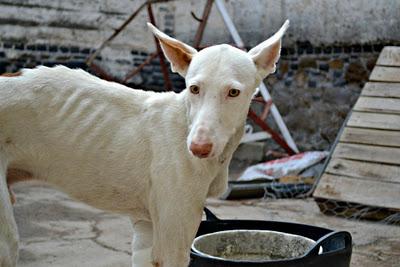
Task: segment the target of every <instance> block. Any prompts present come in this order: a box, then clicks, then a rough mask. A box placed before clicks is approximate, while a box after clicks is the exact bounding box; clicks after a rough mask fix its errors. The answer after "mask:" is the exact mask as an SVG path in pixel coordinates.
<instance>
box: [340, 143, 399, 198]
mask: <svg viewBox="0 0 400 267" xmlns="http://www.w3.org/2000/svg"><path fill="white" fill-rule="evenodd" d="M332 157H333V158H343V159H353V160H362V161H368V162H378V163H388V164H397V165H400V148H397V147H383V146H371V145H361V144H347V143H339V144H338V145H337V146H336V148H335V151H334V152H333V154H332ZM399 180H400V177H399ZM399 199H400V196H399Z"/></svg>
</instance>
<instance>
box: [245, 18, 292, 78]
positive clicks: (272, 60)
mask: <svg viewBox="0 0 400 267" xmlns="http://www.w3.org/2000/svg"><path fill="white" fill-rule="evenodd" d="M288 27H289V20H286V21H285V23H284V24H283V25H282V27H281V28H280V29H279V31H277V32H276V33H275V34H274V35H273V36H272V37H270V38H269V39H268V40H266V41H264V42H262V43H261V44H259V45H257V46H256V47H254V48H253V49H251V50H250V51H249V52H248V53H249V55H250V56H251V58H252V59H253V61H254V63H255V64H256V66H257V69H258V73H259V74H260V76H261V78H262V79H264V78H265V77H266V76H267V75H268V74H270V73H273V72H274V71H275V68H276V62H277V61H278V59H279V56H280V52H281V39H282V36H283V34H284V33H285V31H286V30H287V28H288Z"/></svg>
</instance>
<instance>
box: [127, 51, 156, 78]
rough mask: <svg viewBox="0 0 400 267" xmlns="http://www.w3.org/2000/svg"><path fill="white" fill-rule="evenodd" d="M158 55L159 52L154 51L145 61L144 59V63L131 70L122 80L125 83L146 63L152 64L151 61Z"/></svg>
mask: <svg viewBox="0 0 400 267" xmlns="http://www.w3.org/2000/svg"><path fill="white" fill-rule="evenodd" d="M157 56H158V54H157V53H152V54H151V55H150V56H148V57H147V59H146V60H145V61H143V63H142V64H140V65H139V66H138V67H137V68H135V69H133V70H132V71H131V72H129V73H128V74H127V75H126V76H125V78H124V79H123V80H122V82H123V83H126V82H127V81H128V80H129V79H130V78H132V77H133V76H135V75H136V74H138V73H139V72H140V71H141V70H142V69H143V68H144V67H145V66H146V65H148V64H150V62H151V61H152V60H153V59H154V58H156V57H157Z"/></svg>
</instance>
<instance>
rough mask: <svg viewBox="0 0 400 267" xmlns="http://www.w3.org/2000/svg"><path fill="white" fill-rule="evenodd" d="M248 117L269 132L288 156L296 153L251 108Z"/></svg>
mask: <svg viewBox="0 0 400 267" xmlns="http://www.w3.org/2000/svg"><path fill="white" fill-rule="evenodd" d="M248 117H249V118H250V119H252V120H253V121H254V122H255V123H256V124H257V125H258V126H260V127H261V129H263V130H264V131H266V132H267V133H269V134H270V135H271V137H272V139H274V141H275V142H277V143H278V144H279V145H280V146H281V147H282V148H283V149H285V151H286V152H287V153H288V154H289V155H290V156H291V155H294V154H296V153H295V152H294V151H293V150H292V149H291V148H290V147H289V145H288V144H287V143H286V141H285V140H284V139H283V138H282V137H281V136H280V135H279V134H277V133H276V132H275V131H274V130H272V129H271V128H270V127H269V126H268V125H267V124H266V123H265V122H264V121H263V120H262V119H260V118H259V117H258V116H257V114H256V113H255V112H254V111H253V110H252V109H250V110H249V114H248Z"/></svg>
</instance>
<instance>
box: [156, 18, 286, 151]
mask: <svg viewBox="0 0 400 267" xmlns="http://www.w3.org/2000/svg"><path fill="white" fill-rule="evenodd" d="M148 26H149V27H150V29H151V30H152V31H153V33H154V35H155V36H156V37H157V38H158V40H159V41H160V44H161V47H162V49H163V51H164V54H165V56H166V57H167V59H168V60H169V61H170V62H171V67H172V70H173V71H175V72H178V73H179V74H180V75H181V76H182V77H184V78H185V81H186V90H185V91H184V92H183V93H184V94H187V99H188V110H189V120H190V126H189V129H188V131H189V135H188V137H187V146H188V149H189V151H190V153H192V154H193V155H195V156H197V157H199V158H208V157H216V156H219V155H220V154H221V153H222V152H223V150H224V148H225V146H226V144H227V143H228V141H229V139H230V138H231V137H232V136H233V134H234V133H235V132H236V131H237V130H238V128H239V127H243V124H244V121H245V119H246V116H247V113H248V110H249V106H250V101H251V98H252V96H253V94H254V92H255V90H256V88H257V87H258V85H259V84H260V82H261V81H262V80H263V79H264V78H265V77H266V76H267V75H268V74H270V73H272V72H274V71H275V68H276V62H277V61H278V59H279V56H280V49H281V38H282V36H283V34H284V33H285V31H286V29H287V28H288V26H289V21H286V22H285V23H284V24H283V26H282V27H281V29H280V30H279V31H278V32H276V33H275V34H274V35H273V36H272V37H271V38H269V39H268V40H266V41H264V42H262V43H261V44H259V45H257V46H256V47H254V48H253V49H251V50H250V51H249V52H245V51H242V50H240V49H238V48H235V47H233V46H230V45H226V44H222V45H215V46H211V47H208V48H205V49H203V50H201V51H199V52H198V51H197V50H196V49H194V48H193V47H191V46H189V45H187V44H185V43H183V42H181V41H178V40H176V39H174V38H171V37H169V36H167V35H166V34H164V33H163V32H161V31H159V30H158V29H157V28H155V27H154V26H153V25H151V24H150V23H149V24H148Z"/></svg>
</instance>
